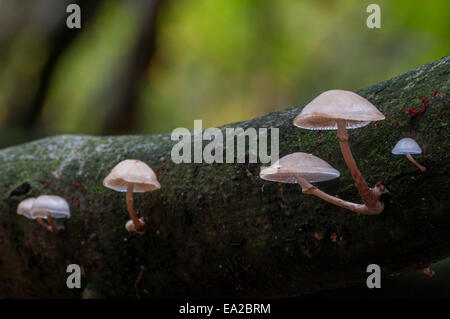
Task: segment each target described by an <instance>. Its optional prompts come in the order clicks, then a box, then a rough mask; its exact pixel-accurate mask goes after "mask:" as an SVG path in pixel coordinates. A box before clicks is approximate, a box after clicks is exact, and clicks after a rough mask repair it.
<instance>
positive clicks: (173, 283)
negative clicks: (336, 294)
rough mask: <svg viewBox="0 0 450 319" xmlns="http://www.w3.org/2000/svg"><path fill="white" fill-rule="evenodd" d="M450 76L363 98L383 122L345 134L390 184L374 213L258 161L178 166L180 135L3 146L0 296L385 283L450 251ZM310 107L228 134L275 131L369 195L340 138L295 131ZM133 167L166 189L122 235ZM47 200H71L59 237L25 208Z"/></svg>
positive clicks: (286, 145)
mask: <svg viewBox="0 0 450 319" xmlns="http://www.w3.org/2000/svg"><path fill="white" fill-rule="evenodd" d="M449 71H450V56H447V57H444V58H442V59H440V60H437V61H434V62H432V63H429V64H427V65H424V66H421V67H419V68H417V69H414V70H412V71H409V72H407V73H404V74H402V75H400V76H398V77H395V78H393V79H391V80H388V81H385V82H382V83H379V84H376V85H373V86H371V87H369V88H366V89H363V90H361V91H359V92H358V93H359V94H360V95H362V96H364V97H366V98H367V99H369V100H370V101H371V102H372V103H374V104H375V105H377V106H378V107H379V108H380V109H381V110H382V112H383V113H385V114H386V120H384V121H381V122H379V123H372V124H371V125H369V126H367V127H364V128H359V129H355V130H349V134H350V139H349V143H350V146H351V149H352V151H353V155H354V157H355V160H356V162H357V164H358V166H359V168H360V170H361V172H362V174H363V176H364V178H365V179H366V181H367V183H368V184H369V186H370V187H372V186H373V185H374V184H375V183H376V182H377V181H379V180H381V181H382V182H383V184H384V185H385V186H386V187H387V188H388V189H389V191H390V194H386V195H383V196H382V198H381V200H382V201H384V202H385V204H386V207H385V209H384V211H383V212H382V213H381V214H380V215H378V216H363V215H358V214H355V213H353V212H350V211H346V210H344V209H342V208H339V207H337V206H333V205H331V204H328V203H326V202H325V201H322V200H320V199H319V198H316V197H314V196H309V195H305V194H302V193H301V189H300V187H299V186H298V185H282V186H280V185H278V184H277V183H271V182H265V181H262V180H261V179H260V178H259V177H258V175H259V170H260V166H261V164H201V165H196V164H178V165H175V164H174V163H173V162H172V161H171V159H170V151H171V148H172V146H173V145H174V143H175V142H172V141H171V140H170V135H169V134H165V135H153V136H115V137H90V136H56V137H50V138H46V139H42V140H38V141H34V142H31V143H27V144H24V145H19V146H15V147H11V148H7V149H4V150H2V151H0V163H1V164H0V165H1V166H0V190H1V192H0V297H9V298H15V297H40V298H46V297H57V298H61V297H62V298H79V297H81V296H84V297H95V296H97V297H109V298H110V297H123V298H136V297H137V296H140V297H142V298H154V297H159V298H164V297H188V296H189V297H287V296H297V295H303V294H307V293H312V292H316V291H320V290H323V289H329V288H335V287H343V286H346V285H350V284H353V283H358V282H364V281H365V280H366V278H367V274H366V272H365V270H366V267H367V265H368V264H371V263H376V264H379V265H380V266H381V267H382V273H383V275H384V276H389V275H395V274H399V273H403V272H408V271H413V270H417V269H421V268H424V267H425V266H427V265H429V264H430V263H433V262H435V261H438V260H440V259H442V258H444V257H446V256H450V215H449V214H450V210H449V204H450V196H449V195H450V192H449V188H450V186H449V185H450V183H449V175H448V173H449V163H450V161H449V139H450V136H449V133H448V129H447V122H448V118H449V108H448V106H449V98H448V95H447V91H448V89H449V81H450V80H449ZM422 98H424V99H426V100H423V99H422ZM425 105H428V107H426V108H425V109H422V111H424V112H421V111H420V109H421V108H423V107H425ZM410 106H411V107H412V109H410V111H409V112H408V109H409V107H410ZM418 110H419V111H418ZM300 111H301V107H293V108H289V109H286V110H282V111H278V112H274V113H271V114H268V115H265V116H262V117H259V118H256V119H253V120H250V121H247V122H242V123H235V124H232V125H228V126H227V127H235V126H239V127H243V128H246V127H255V128H258V127H278V128H279V129H280V156H283V155H286V154H288V153H292V152H295V151H302V152H307V153H313V154H314V155H316V156H318V157H320V158H322V159H324V160H325V161H327V162H329V163H330V164H331V165H332V166H333V167H335V168H336V169H338V170H339V171H340V172H341V174H342V176H341V177H340V178H339V179H336V180H333V181H330V182H324V183H320V184H317V186H319V187H320V189H322V190H324V191H326V192H327V193H329V194H333V195H334V194H336V195H339V196H340V197H341V198H343V199H346V200H349V201H353V202H361V199H360V198H359V194H358V191H357V189H356V187H355V185H354V183H353V180H352V178H351V175H350V172H349V171H348V170H347V168H346V165H345V163H344V160H343V158H342V156H341V153H340V150H339V143H338V141H337V140H336V137H335V135H336V131H322V132H317V131H308V130H301V129H298V128H295V127H294V126H293V125H292V120H293V118H294V117H295V116H296V115H297V114H298V113H299V112H300ZM416 111H418V112H416ZM403 137H412V138H414V139H415V140H416V141H417V142H418V143H419V145H420V146H421V147H422V149H423V154H421V155H417V156H416V159H417V160H418V161H419V162H420V163H421V164H422V165H424V166H425V167H426V168H427V171H426V172H425V173H423V174H422V173H421V172H420V171H419V170H418V169H417V167H416V166H414V165H413V164H412V163H411V162H410V161H408V160H407V158H406V157H404V156H394V155H391V149H392V148H393V146H394V145H395V143H396V142H397V141H398V140H399V139H400V138H403ZM127 158H135V159H141V160H143V161H145V162H146V163H148V164H149V165H150V166H151V167H152V168H153V169H154V170H155V171H157V172H158V173H159V179H160V182H161V185H162V187H161V189H160V190H158V191H155V192H153V193H138V194H135V196H134V198H135V203H134V205H135V209H136V210H137V211H139V212H140V214H141V216H143V217H144V218H145V222H146V224H147V232H146V233H145V234H144V235H142V236H140V235H137V234H129V233H127V232H126V231H125V228H124V224H125V222H126V221H127V220H128V219H129V216H128V214H127V208H126V201H125V194H123V193H117V192H114V191H112V190H110V189H107V188H105V187H103V186H102V184H101V182H102V180H103V178H104V177H105V176H106V175H107V174H108V172H109V171H110V169H111V168H112V167H113V166H114V165H115V164H116V163H118V162H119V161H120V160H123V159H127ZM46 193H52V194H55V195H60V196H63V197H65V198H66V199H67V200H68V201H69V203H70V206H71V210H72V218H71V219H69V220H67V221H65V223H64V225H65V228H66V230H65V231H64V232H63V233H61V234H60V235H59V236H54V235H52V234H50V233H49V232H47V231H45V230H44V229H42V227H41V226H40V225H39V224H38V223H37V222H35V221H31V220H28V219H26V218H24V217H22V216H19V215H17V214H16V208H17V205H18V203H19V202H20V201H21V200H23V199H25V198H27V197H31V196H34V197H36V196H39V195H41V194H46ZM69 263H76V264H79V265H80V266H82V268H83V277H82V289H68V288H67V287H66V278H67V276H68V274H66V265H67V264H69ZM138 276H139V278H140V280H138V281H137V278H138Z"/></svg>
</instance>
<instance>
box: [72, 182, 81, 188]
mask: <svg viewBox="0 0 450 319" xmlns="http://www.w3.org/2000/svg"><path fill="white" fill-rule="evenodd" d="M72 186H73V187H75V188H79V187H80V184H78V183H76V182H72Z"/></svg>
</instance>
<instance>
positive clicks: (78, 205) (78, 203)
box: [77, 199, 80, 207]
mask: <svg viewBox="0 0 450 319" xmlns="http://www.w3.org/2000/svg"><path fill="white" fill-rule="evenodd" d="M77 207H80V200H79V199H77Z"/></svg>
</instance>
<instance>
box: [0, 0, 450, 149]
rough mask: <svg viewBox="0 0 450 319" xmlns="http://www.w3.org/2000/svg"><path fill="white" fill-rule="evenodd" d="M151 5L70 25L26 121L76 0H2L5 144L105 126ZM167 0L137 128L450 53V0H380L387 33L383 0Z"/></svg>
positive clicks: (210, 114)
mask: <svg viewBox="0 0 450 319" xmlns="http://www.w3.org/2000/svg"><path fill="white" fill-rule="evenodd" d="M144 2H145V1H143V0H134V1H115V0H105V1H99V3H100V6H99V8H98V10H97V11H96V12H95V15H94V17H93V19H91V20H90V21H88V22H86V21H84V20H83V18H84V16H82V29H81V31H77V30H71V32H78V35H77V36H76V37H75V39H74V40H73V41H72V42H71V43H70V45H69V46H68V47H67V49H65V50H64V52H63V53H62V55H61V57H60V58H59V59H57V61H56V62H55V65H54V68H53V69H52V70H51V77H50V81H49V87H48V90H47V91H45V92H44V93H45V99H44V100H43V102H42V105H41V106H40V109H39V113H38V114H37V115H36V117H37V118H36V121H34V122H33V125H28V124H29V123H27V124H26V125H24V124H23V123H22V124H21V122H20V120H17V118H19V119H20V117H21V116H22V115H23V114H27V108H28V107H29V106H30V105H32V103H33V98H35V94H36V90H37V87H38V85H39V81H40V80H41V79H40V73H41V72H42V69H43V65H44V63H45V61H46V59H47V58H48V55H49V50H50V49H49V47H51V46H52V45H54V44H52V43H51V41H52V37H51V34H52V32H56V31H55V30H58V29H61V28H65V18H66V16H67V14H66V13H65V6H66V5H67V3H68V2H67V1H57V0H37V1H31V0H28V1H21V2H15V1H14V0H2V2H1V3H2V5H1V6H0V17H4V18H5V19H2V20H1V21H3V22H2V24H4V23H6V27H5V28H3V30H2V31H1V32H0V48H1V51H0V58H1V59H0V127H1V129H0V130H1V132H2V135H6V136H8V139H6V138H2V139H1V144H0V145H3V146H5V145H9V144H12V143H13V142H14V141H15V139H12V140H11V139H10V138H9V137H10V136H11V135H16V136H20V137H19V138H18V140H19V141H21V139H22V136H27V134H26V132H27V131H28V132H34V133H33V134H35V135H37V136H40V135H50V134H61V133H83V134H104V133H105V130H104V128H105V126H106V124H105V122H106V121H108V114H109V113H110V112H111V111H112V110H113V108H115V107H117V105H115V103H116V102H117V101H118V96H120V94H121V88H122V87H123V86H124V83H123V82H124V81H126V80H127V78H126V77H124V76H123V74H124V72H125V69H126V68H127V63H128V60H129V59H131V58H132V54H131V52H132V48H133V46H135V44H136V41H137V39H138V36H139V27H140V18H139V17H140V16H141V15H142V11H143V3H144ZM163 2H164V5H163V6H161V9H160V10H159V12H158V19H157V32H156V51H155V53H154V54H153V55H152V57H151V59H150V61H149V63H148V65H145V69H144V70H142V74H143V76H141V77H139V78H138V82H137V83H138V85H136V87H135V88H134V92H133V94H136V96H137V98H136V99H135V101H136V105H135V107H134V108H133V110H132V112H133V113H135V114H133V117H134V118H135V119H136V123H133V125H132V127H131V129H130V131H129V133H160V132H168V131H171V130H172V129H174V128H175V127H178V126H184V127H188V128H191V127H192V125H193V120H194V119H203V123H204V126H205V127H207V126H219V125H222V124H226V123H229V122H234V121H241V120H246V119H249V118H252V117H255V116H258V115H262V114H264V113H267V112H270V111H273V110H276V109H280V108H285V107H288V106H292V105H298V104H304V103H306V102H308V101H309V100H310V99H312V98H313V97H314V96H316V95H317V94H319V93H320V92H322V91H324V90H327V89H331V88H342V89H349V90H358V89H360V88H364V87H366V86H368V85H370V84H373V83H376V82H379V81H382V80H386V79H388V78H390V77H392V76H394V75H397V74H399V73H402V72H404V71H407V70H409V69H411V68H413V67H416V66H418V65H421V64H424V63H426V62H429V61H432V60H435V59H437V58H440V57H442V56H444V55H446V54H448V52H449V32H450V25H449V24H450V19H449V10H448V9H449V3H448V1H447V0H441V1H440V0H433V1H426V2H425V1H419V0H415V1H411V0H402V1H400V0H398V1H387V0H383V1H377V3H378V4H379V5H380V6H381V12H382V15H381V17H382V28H381V29H368V28H367V27H366V19H367V16H368V13H367V12H366V7H367V5H368V4H370V3H371V2H373V1H361V0H345V1H344V0H341V1H337V0H320V1H318V0H310V1H298V0H282V1H269V0H259V1H253V0H168V1H163ZM56 3H58V5H57V6H55V4H56ZM83 9H84V7H83V6H82V14H83V15H84V11H83ZM136 76H139V75H136ZM119 107H122V108H124V109H125V110H126V109H127V108H128V107H129V106H128V105H120V106H119ZM130 109H131V108H130ZM130 112H131V111H130ZM113 127H114V123H113ZM23 131H25V133H24V132H23ZM108 133H110V132H108ZM112 133H115V132H114V130H113V132H112ZM116 133H119V132H116ZM30 134H31V133H30ZM33 134H31V135H33ZM37 136H36V137H37ZM32 137H34V136H32Z"/></svg>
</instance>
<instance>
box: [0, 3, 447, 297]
mask: <svg viewBox="0 0 450 319" xmlns="http://www.w3.org/2000/svg"><path fill="white" fill-rule="evenodd" d="M69 3H78V4H80V6H81V14H82V21H81V24H82V28H81V29H79V30H78V29H68V28H67V27H66V18H67V16H68V14H67V13H66V6H67V5H68V4H69ZM370 3H377V4H378V5H380V7H381V25H382V27H381V29H368V28H367V27H366V19H367V17H368V15H369V14H368V13H367V12H366V7H367V6H368V5H369V4H370ZM449 9H450V4H449V1H448V0H429V1H423V0H396V1H392V0H390V1H389V0H377V1H373V0H370V1H365V0H309V1H306V0H304V1H301V0H279V1H274V0H270V1H269V0H153V1H152V0H128V1H119V0H98V1H88V0H84V1H83V0H80V1H73V0H72V1H64V0H21V1H17V0H0V148H3V147H6V146H10V145H15V144H19V143H23V142H26V141H29V140H33V139H36V138H40V137H43V136H48V135H55V134H68V133H70V134H95V135H100V134H131V133H139V134H143V133H163V132H170V131H171V130H173V129H174V128H176V127H180V126H182V127H187V128H189V129H192V128H193V127H192V126H193V120H194V119H202V120H203V126H204V127H209V126H220V125H222V124H226V123H230V122H235V121H242V120H246V119H250V118H252V117H255V116H258V115H263V114H265V113H268V112H270V111H274V110H277V109H283V108H286V107H288V106H293V105H300V104H305V103H307V102H308V101H309V100H311V99H312V98H313V97H314V96H316V95H318V94H319V93H321V92H322V91H325V90H328V89H332V88H340V89H347V90H358V89H361V88H364V87H367V86H369V85H371V84H375V83H377V82H379V81H383V80H387V79H389V78H390V77H392V76H395V75H398V74H400V73H402V72H405V71H408V70H410V69H412V68H414V67H416V66H419V65H422V64H425V63H427V62H430V61H433V60H436V59H438V58H441V57H443V56H445V55H447V54H448V53H449V51H450V50H449V47H450V42H449V35H450V16H449V12H450V10H449ZM449 266H450V261H444V262H441V263H440V264H439V265H437V266H435V267H434V268H438V269H436V270H439V271H440V274H439V272H438V274H437V275H436V276H435V277H434V278H431V279H430V278H428V277H426V276H425V275H423V274H421V273H418V274H415V275H409V276H406V277H404V276H403V277H399V278H393V279H389V280H390V281H388V283H391V284H390V285H391V289H390V290H389V289H388V291H387V290H386V289H383V291H385V294H387V295H389V293H391V294H396V291H397V290H396V289H397V288H395V287H400V288H398V289H400V290H399V292H398V294H400V295H402V294H403V295H405V294H408V295H409V294H410V293H411V290H414V289H418V290H423V289H425V292H424V293H422V294H420V293H419V295H420V296H426V295H428V296H429V295H430V294H433V293H434V294H438V295H439V296H445V297H450V287H449V286H450V274H449V271H448V268H449ZM432 268H433V267H432ZM445 278H447V279H445ZM445 282H448V283H449V284H448V285H445V284H444V283H445ZM411 285H413V287H416V288H411ZM361 289H363V288H361ZM345 291H347V292H348V293H349V294H352V293H353V292H354V291H353V290H344V292H338V293H336V294H340V295H342V293H344V295H345ZM364 291H367V288H364ZM386 291H387V292H386ZM357 294H359V292H358V293H357Z"/></svg>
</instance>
